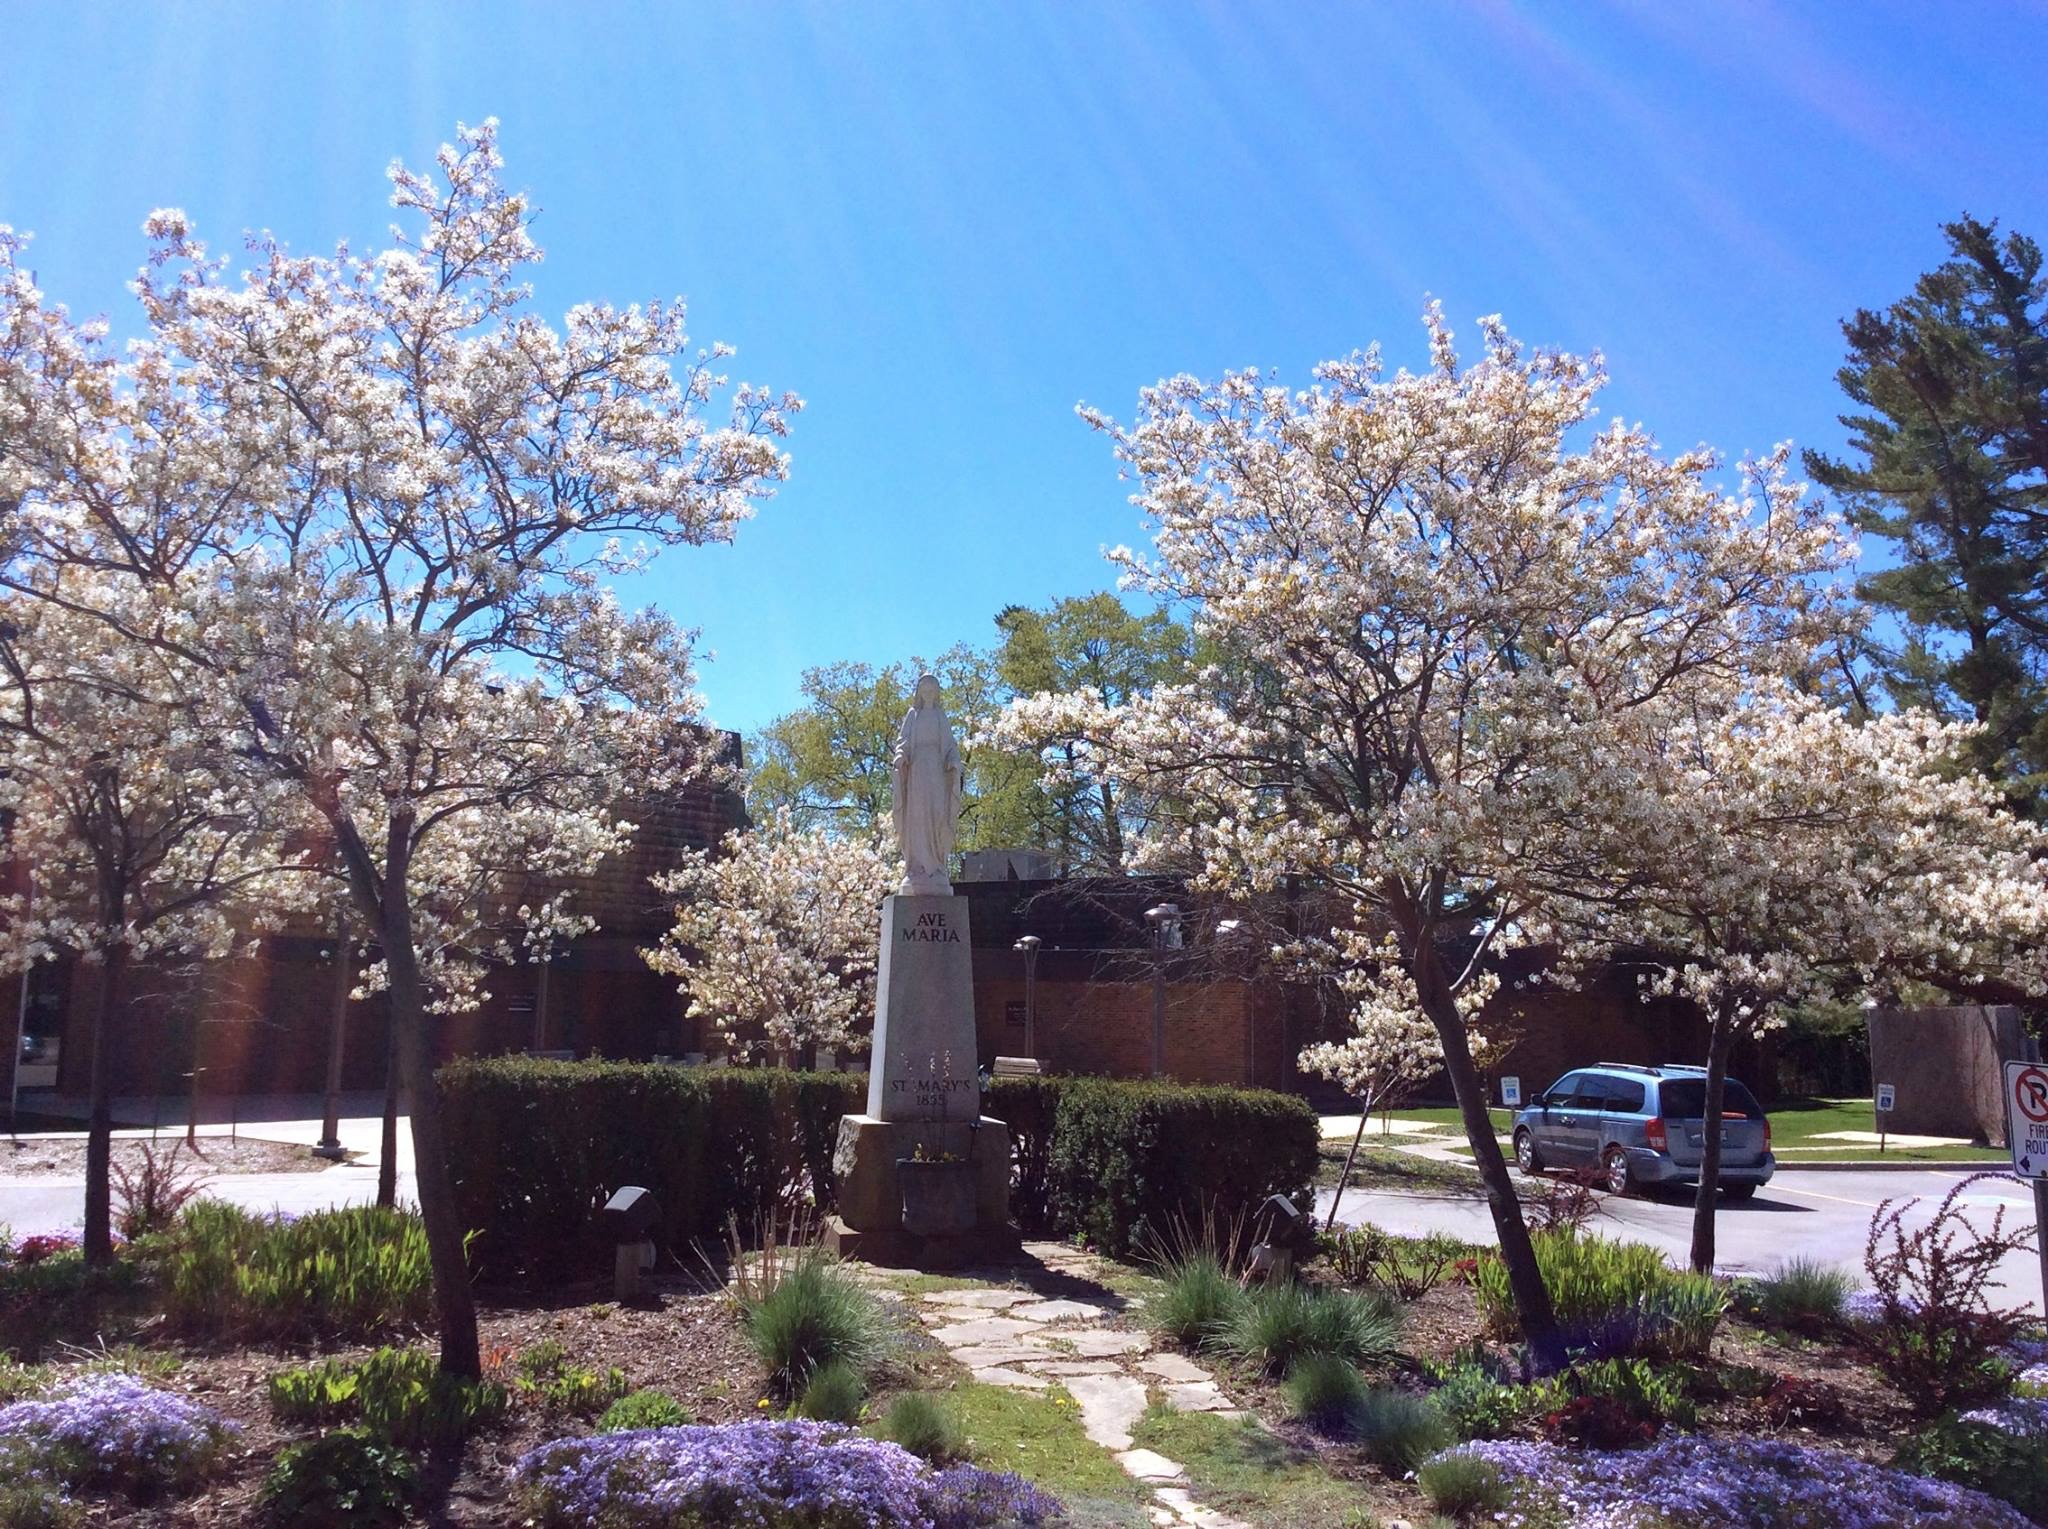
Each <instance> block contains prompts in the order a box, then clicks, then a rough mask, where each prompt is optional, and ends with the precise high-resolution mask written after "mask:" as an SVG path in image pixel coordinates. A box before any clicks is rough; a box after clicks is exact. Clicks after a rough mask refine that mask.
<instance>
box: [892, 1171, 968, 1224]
mask: <svg viewBox="0 0 2048 1529" xmlns="http://www.w3.org/2000/svg"><path fill="white" fill-rule="evenodd" d="M896 1183H897V1185H898V1187H899V1188H900V1189H901V1191H902V1194H903V1230H904V1231H906V1232H910V1233H912V1234H913V1235H915V1236H919V1237H951V1236H956V1235H958V1234H960V1233H962V1232H971V1231H973V1230H974V1226H975V1187H976V1186H975V1167H974V1164H973V1163H921V1162H918V1161H917V1160H916V1159H915V1158H908V1157H899V1158H898V1159H897V1160H896Z"/></svg>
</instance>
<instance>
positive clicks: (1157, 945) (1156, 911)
mask: <svg viewBox="0 0 2048 1529" xmlns="http://www.w3.org/2000/svg"><path fill="white" fill-rule="evenodd" d="M1145 919H1146V922H1148V923H1150V924H1151V926H1152V949H1153V952H1154V954H1153V960H1152V1076H1153V1077H1155V1078H1163V1077H1165V1076H1166V953H1167V952H1168V951H1169V950H1178V949H1179V948H1180V905H1179V904H1177V903H1160V904H1159V905H1158V906H1157V907H1152V908H1147V909H1146V910H1145Z"/></svg>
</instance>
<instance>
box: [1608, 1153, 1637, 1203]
mask: <svg viewBox="0 0 2048 1529" xmlns="http://www.w3.org/2000/svg"><path fill="white" fill-rule="evenodd" d="M1601 1166H1602V1167H1604V1168H1605V1169H1606V1170H1607V1174H1606V1182H1607V1192H1608V1193H1609V1194H1616V1195H1625V1194H1627V1193H1629V1192H1630V1191H1631V1190H1633V1189H1634V1188H1635V1187H1636V1178H1635V1175H1634V1174H1633V1173H1631V1172H1630V1171H1629V1166H1628V1154H1627V1153H1626V1152H1624V1151H1622V1150H1621V1148H1619V1147H1609V1148H1608V1149H1607V1156H1606V1157H1605V1158H1603V1159H1602V1160H1601Z"/></svg>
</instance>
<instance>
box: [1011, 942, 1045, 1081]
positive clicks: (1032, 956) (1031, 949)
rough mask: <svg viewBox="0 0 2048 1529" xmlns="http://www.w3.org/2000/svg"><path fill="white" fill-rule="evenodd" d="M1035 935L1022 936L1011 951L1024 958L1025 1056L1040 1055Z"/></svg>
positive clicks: (1037, 944) (1036, 943) (1036, 945)
mask: <svg viewBox="0 0 2048 1529" xmlns="http://www.w3.org/2000/svg"><path fill="white" fill-rule="evenodd" d="M1043 943H1044V942H1043V941H1042V940H1040V939H1039V938H1038V936H1037V935H1035V934H1026V935H1020V936H1019V937H1018V939H1017V943H1016V944H1014V945H1012V946H1011V947H1010V949H1012V950H1014V951H1016V952H1017V953H1018V954H1019V955H1021V956H1023V958H1024V1054H1025V1055H1026V1056H1028V1057H1035V1056H1037V1055H1038V947H1039V946H1040V945H1041V944H1043Z"/></svg>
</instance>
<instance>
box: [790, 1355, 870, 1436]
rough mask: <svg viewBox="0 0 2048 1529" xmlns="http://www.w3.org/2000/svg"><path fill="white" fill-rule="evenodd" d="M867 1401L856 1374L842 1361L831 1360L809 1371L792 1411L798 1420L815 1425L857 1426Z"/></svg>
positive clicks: (859, 1377)
mask: <svg viewBox="0 0 2048 1529" xmlns="http://www.w3.org/2000/svg"><path fill="white" fill-rule="evenodd" d="M867 1399H868V1383H867V1382H866V1381H865V1380H862V1379H861V1375H860V1371H858V1370H856V1369H855V1368H854V1367H853V1366H852V1365H850V1364H848V1363H847V1362H846V1361H845V1360H843V1359H834V1360H832V1361H831V1362H830V1363H828V1364H821V1365H819V1366H818V1367H817V1368H816V1369H815V1370H813V1371H811V1378H810V1380H809V1381H807V1382H806V1383H805V1385H804V1394H803V1395H802V1396H800V1397H798V1398H797V1404H796V1410H797V1415H798V1416H799V1417H807V1418H810V1419H812V1420H813V1421H815V1422H819V1423H858V1422H859V1421H860V1410H861V1408H862V1407H863V1406H864V1405H866V1403H867Z"/></svg>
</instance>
